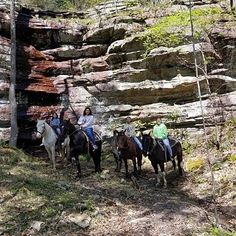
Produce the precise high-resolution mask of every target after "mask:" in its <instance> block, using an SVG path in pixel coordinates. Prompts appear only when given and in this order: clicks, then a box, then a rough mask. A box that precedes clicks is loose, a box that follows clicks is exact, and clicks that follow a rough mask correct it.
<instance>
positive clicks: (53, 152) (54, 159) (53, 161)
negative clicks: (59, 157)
mask: <svg viewBox="0 0 236 236" xmlns="http://www.w3.org/2000/svg"><path fill="white" fill-rule="evenodd" d="M51 153H52V166H53V169H54V170H56V157H55V156H56V151H55V146H54V148H52V149H51Z"/></svg>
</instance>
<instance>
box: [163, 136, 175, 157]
mask: <svg viewBox="0 0 236 236" xmlns="http://www.w3.org/2000/svg"><path fill="white" fill-rule="evenodd" d="M163 143H164V144H165V146H166V148H167V150H168V152H169V154H170V156H171V157H172V156H173V152H172V148H171V146H170V142H169V139H168V138H166V139H163Z"/></svg>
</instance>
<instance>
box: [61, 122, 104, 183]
mask: <svg viewBox="0 0 236 236" xmlns="http://www.w3.org/2000/svg"><path fill="white" fill-rule="evenodd" d="M67 136H69V138H70V156H69V159H72V158H75V160H76V165H77V171H78V174H77V177H78V178H79V177H80V176H81V169H80V162H79V156H80V155H82V154H89V155H90V156H91V157H92V158H93V161H94V165H95V172H101V171H102V170H101V166H100V163H101V152H102V141H101V140H96V144H97V146H98V148H97V149H96V150H94V149H93V147H92V145H91V143H90V142H89V141H88V138H87V137H86V135H85V133H84V132H83V131H82V130H81V129H76V128H75V126H74V125H73V124H72V123H71V122H70V121H69V120H65V121H63V123H62V126H61V140H62V142H63V141H64V139H65V138H66V137H67Z"/></svg>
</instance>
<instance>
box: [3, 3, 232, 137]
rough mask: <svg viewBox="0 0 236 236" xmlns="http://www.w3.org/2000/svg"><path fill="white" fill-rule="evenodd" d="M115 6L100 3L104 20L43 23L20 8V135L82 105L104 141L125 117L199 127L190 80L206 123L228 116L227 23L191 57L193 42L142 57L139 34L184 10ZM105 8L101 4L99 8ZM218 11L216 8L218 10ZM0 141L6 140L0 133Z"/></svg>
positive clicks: (5, 110) (229, 37) (229, 35)
mask: <svg viewBox="0 0 236 236" xmlns="http://www.w3.org/2000/svg"><path fill="white" fill-rule="evenodd" d="M115 2H117V1H114V2H112V1H109V2H108V3H107V6H108V4H110V5H109V6H111V8H109V9H110V10H109V11H107V12H106V14H105V12H103V11H102V12H103V14H101V12H100V13H99V11H98V10H96V11H94V10H93V11H89V12H88V13H84V15H83V14H81V13H78V14H71V15H70V17H71V18H68V16H67V15H65V14H64V15H63V14H62V13H55V14H54V15H53V17H56V18H53V17H51V16H47V17H46V15H47V13H46V12H44V13H42V12H34V11H30V10H27V9H24V8H21V10H20V11H19V12H18V14H17V39H18V40H17V48H18V50H17V98H18V117H19V124H20V128H21V129H20V132H24V131H25V122H24V121H25V120H30V119H31V117H32V116H33V115H34V114H35V113H36V112H45V111H46V112H48V111H52V110H56V111H58V112H60V111H61V109H62V108H63V107H68V110H67V111H66V113H65V116H67V117H69V118H71V119H72V120H73V121H75V114H74V112H75V113H76V114H77V115H80V114H81V112H82V111H83V109H84V107H85V106H87V105H89V106H91V107H92V110H93V111H94V113H95V115H96V117H97V128H98V130H99V131H100V132H101V133H102V135H103V136H106V135H109V134H110V131H111V129H112V128H114V126H117V124H122V122H123V121H124V119H125V118H126V117H127V116H131V117H132V118H134V119H135V120H137V121H141V122H142V123H145V122H146V123H147V124H148V123H150V122H152V121H154V120H155V119H156V117H158V116H164V117H167V118H168V122H170V123H172V126H173V125H178V126H179V127H181V126H182V127H183V126H184V127H194V126H198V125H199V124H201V123H202V119H201V108H200V104H199V102H198V100H199V95H198V86H197V81H198V82H199V84H200V87H201V92H202V100H203V106H204V107H203V110H204V114H205V116H206V117H207V122H208V123H209V124H213V123H214V122H213V119H212V117H216V118H217V119H218V121H219V120H221V121H223V120H225V119H227V118H230V117H232V116H235V112H236V92H235V91H236V80H235V76H236V71H235V60H236V58H235V37H236V24H235V22H234V21H233V20H231V19H230V18H229V19H224V21H223V20H222V19H219V20H218V22H217V24H216V26H215V27H214V29H213V30H212V31H211V32H209V35H208V36H207V37H206V38H204V39H202V40H201V41H199V42H198V43H197V44H196V45H195V50H196V51H195V52H194V51H193V46H192V44H189V43H187V44H184V43H182V45H178V46H174V47H163V46H160V47H157V48H154V49H152V50H150V51H148V53H147V50H146V48H145V44H144V41H143V38H142V37H141V36H140V33H143V32H145V31H146V27H147V26H150V25H152V24H154V23H156V22H158V19H161V17H164V16H165V15H166V14H171V13H172V12H176V9H177V10H178V11H179V10H181V9H183V10H186V9H187V5H186V4H185V3H184V2H176V4H175V5H172V6H170V8H168V9H165V10H163V11H160V10H158V9H159V8H158V7H159V6H158V5H157V6H156V8H155V9H153V11H152V10H151V9H147V10H143V11H142V14H141V13H140V12H139V13H140V15H139V14H138V13H137V12H138V10H137V9H140V7H139V6H137V5H136V4H133V5H132V4H130V2H131V1H125V0H124V1H120V2H119V7H117V5H115ZM200 3H201V4H202V5H203V6H201V7H211V6H212V7H213V6H214V7H216V4H215V1H214V4H212V5H211V3H208V4H207V6H205V5H204V2H200ZM112 4H113V5H112ZM197 4H199V2H196V5H197ZM105 6H106V5H105ZM105 6H104V5H100V6H99V7H100V8H98V9H104V7H105ZM112 6H113V8H114V9H115V10H112ZM130 7H131V8H130ZM195 7H197V6H195ZM217 7H218V8H221V6H220V4H217ZM224 7H225V6H224ZM160 8H161V6H160ZM107 9H108V8H107ZM131 9H133V10H131ZM41 16H42V17H41ZM58 16H60V17H58ZM87 16H90V17H93V18H88V19H87V20H90V21H94V22H95V23H93V22H92V24H90V25H87V24H84V23H83V22H85V21H86V17H87ZM91 19H92V20H91ZM0 20H1V21H0V35H1V38H0V41H1V47H0V54H1V58H3V59H4V60H3V62H2V63H1V69H0V78H1V79H0V82H1V90H0V91H1V97H0V99H1V104H0V105H1V116H0V127H1V130H2V131H1V132H7V131H9V125H10V123H9V111H8V110H9V102H8V99H7V90H8V81H9V66H4V63H5V64H6V65H7V63H8V62H9V55H8V52H9V11H8V10H7V9H5V10H4V9H2V10H1V12H0ZM226 25H227V27H225V26H226ZM2 45H4V46H2ZM194 54H196V58H197V61H198V65H199V68H200V70H199V73H200V76H199V78H196V77H195V67H194V58H195V57H194ZM206 58H207V59H206ZM208 59H209V60H210V63H209V64H208V68H207V70H208V71H207V72H208V75H207V76H206V75H204V73H203V71H205V72H206V60H208ZM176 122H177V123H176ZM21 124H23V125H22V126H21ZM22 128H23V129H24V131H23V130H22ZM0 136H1V137H4V138H6V139H7V135H5V134H4V135H3V133H0Z"/></svg>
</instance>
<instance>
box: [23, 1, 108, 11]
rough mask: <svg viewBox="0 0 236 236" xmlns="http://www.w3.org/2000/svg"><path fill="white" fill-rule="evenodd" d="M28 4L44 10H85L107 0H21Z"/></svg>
mask: <svg viewBox="0 0 236 236" xmlns="http://www.w3.org/2000/svg"><path fill="white" fill-rule="evenodd" d="M20 2H21V3H23V4H24V5H26V6H29V7H33V8H39V9H43V10H54V11H65V10H72V11H75V10H78V9H80V10H83V9H87V8H89V7H93V6H95V5H97V4H99V3H102V2H105V0H89V1H88V0H21V1H20Z"/></svg>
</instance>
